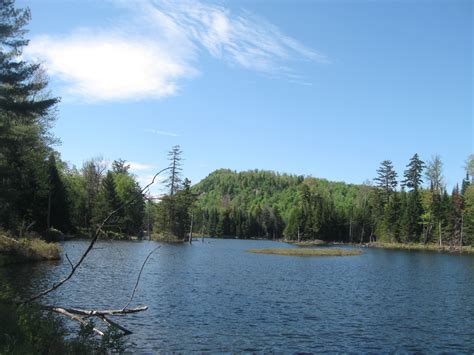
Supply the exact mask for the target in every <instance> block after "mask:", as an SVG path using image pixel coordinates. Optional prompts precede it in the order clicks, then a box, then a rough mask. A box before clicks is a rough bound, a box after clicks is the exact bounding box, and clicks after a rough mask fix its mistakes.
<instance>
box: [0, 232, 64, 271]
mask: <svg viewBox="0 0 474 355" xmlns="http://www.w3.org/2000/svg"><path fill="white" fill-rule="evenodd" d="M60 254H61V251H60V248H59V246H58V244H56V243H47V242H45V241H43V240H41V239H26V238H21V239H19V240H16V239H13V238H10V237H7V236H5V235H1V234H0V267H1V266H5V265H11V264H25V263H31V262H38V261H52V260H59V259H61V255H60Z"/></svg>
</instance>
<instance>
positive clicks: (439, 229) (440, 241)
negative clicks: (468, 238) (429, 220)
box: [438, 222, 443, 247]
mask: <svg viewBox="0 0 474 355" xmlns="http://www.w3.org/2000/svg"><path fill="white" fill-rule="evenodd" d="M438 232H439V246H440V247H441V246H443V241H442V240H441V222H439V223H438Z"/></svg>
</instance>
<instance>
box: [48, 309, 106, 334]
mask: <svg viewBox="0 0 474 355" xmlns="http://www.w3.org/2000/svg"><path fill="white" fill-rule="evenodd" d="M48 310H49V311H52V312H56V313H59V314H62V315H63V316H66V317H68V318H71V319H72V320H75V321H76V322H79V323H81V324H82V325H88V324H89V323H87V322H86V321H85V320H84V319H82V318H81V317H79V316H77V315H75V314H72V313H70V312H68V311H67V310H65V309H64V308H60V307H51V308H49V309H48ZM92 329H93V330H94V332H95V333H96V334H97V335H100V336H104V332H103V331H101V330H100V329H97V328H92Z"/></svg>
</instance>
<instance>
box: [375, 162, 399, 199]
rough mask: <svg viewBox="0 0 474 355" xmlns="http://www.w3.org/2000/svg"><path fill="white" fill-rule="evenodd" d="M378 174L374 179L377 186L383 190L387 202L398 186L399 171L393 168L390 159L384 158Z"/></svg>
mask: <svg viewBox="0 0 474 355" xmlns="http://www.w3.org/2000/svg"><path fill="white" fill-rule="evenodd" d="M377 174H378V176H377V177H376V178H375V179H374V181H375V182H376V184H377V187H378V188H379V190H380V191H381V193H382V195H383V197H384V201H385V203H388V201H389V199H390V196H391V195H392V193H393V192H394V191H395V189H396V188H397V184H398V183H397V173H396V172H395V170H394V169H393V164H392V162H391V161H390V160H384V161H383V162H382V163H381V164H380V168H379V169H378V170H377Z"/></svg>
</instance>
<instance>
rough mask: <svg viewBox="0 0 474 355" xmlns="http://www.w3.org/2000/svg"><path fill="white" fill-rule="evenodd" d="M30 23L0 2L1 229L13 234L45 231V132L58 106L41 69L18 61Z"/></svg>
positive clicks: (23, 13)
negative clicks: (26, 227)
mask: <svg viewBox="0 0 474 355" xmlns="http://www.w3.org/2000/svg"><path fill="white" fill-rule="evenodd" d="M29 20H30V12H29V10H27V9H16V8H15V7H14V2H13V1H11V0H1V1H0V24H1V26H0V42H1V44H2V45H1V46H0V83H1V85H0V141H1V142H2V144H0V226H2V227H4V228H6V229H11V230H15V231H19V229H20V226H21V225H22V224H30V223H31V222H35V225H34V228H35V229H37V230H41V229H43V228H45V227H46V223H47V221H46V210H47V200H48V184H47V181H48V179H47V175H48V166H47V158H48V155H49V153H50V151H51V149H50V148H49V144H50V143H51V139H52V138H51V137H50V135H49V132H48V128H49V126H50V123H51V122H52V120H53V119H54V107H55V105H56V103H57V102H58V101H59V99H57V98H51V97H48V95H47V94H46V91H45V88H46V86H47V80H46V79H45V76H44V74H43V72H42V70H41V68H40V66H39V65H37V64H30V63H27V62H25V61H24V60H23V59H22V57H21V53H22V50H23V47H24V46H26V45H27V44H28V41H27V40H26V39H24V34H25V32H26V31H25V29H24V27H25V25H26V24H27V23H28V21H29Z"/></svg>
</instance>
